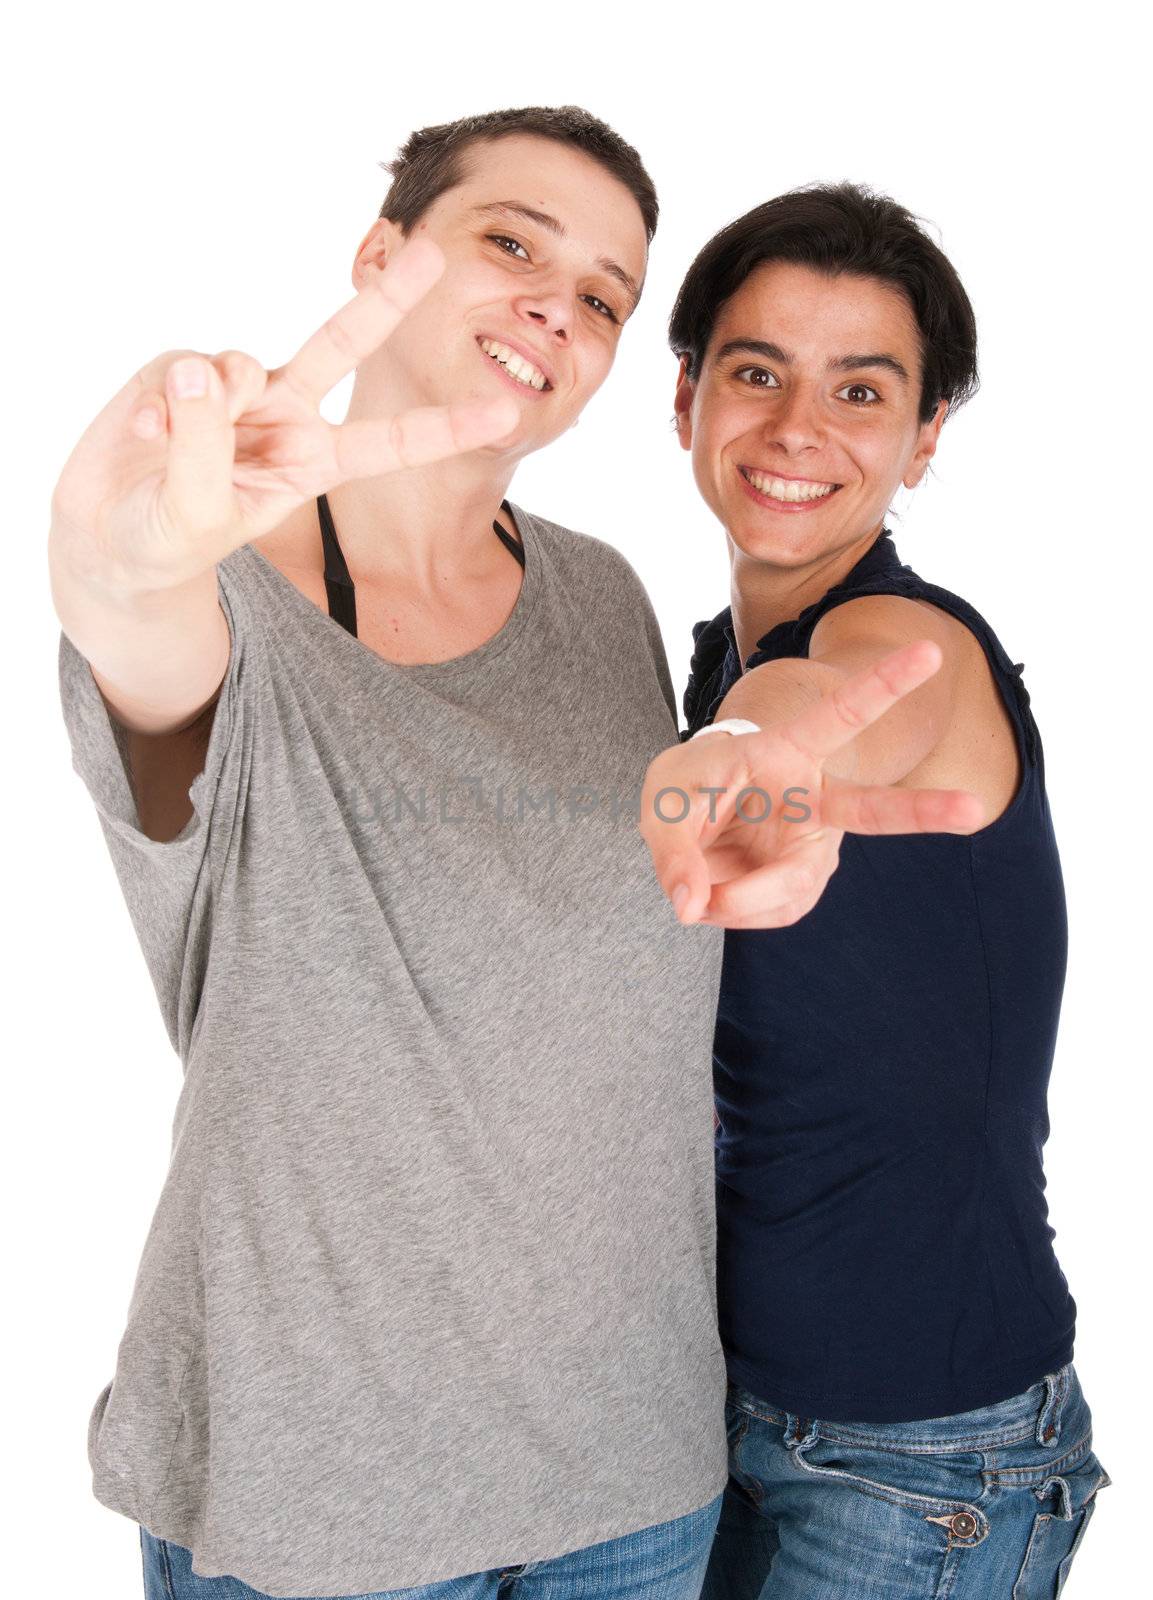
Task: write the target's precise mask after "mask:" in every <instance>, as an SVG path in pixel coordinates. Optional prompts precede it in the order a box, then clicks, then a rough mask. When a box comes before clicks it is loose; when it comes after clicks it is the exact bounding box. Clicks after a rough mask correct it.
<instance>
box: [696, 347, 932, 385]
mask: <svg viewBox="0 0 1153 1600" xmlns="http://www.w3.org/2000/svg"><path fill="white" fill-rule="evenodd" d="M741 352H744V353H746V354H748V355H753V356H763V357H764V358H765V360H766V361H779V362H780V364H781V365H782V366H785V367H791V366H792V365H793V358H792V356H791V355H790V354H789V352H788V351H787V350H782V349H781V347H780V345H779V344H769V343H768V342H767V341H766V340H764V339H730V340H729V341H728V343H727V344H723V345H722V346H721V348H720V349H719V350H718V351H717V353H716V356H715V357H714V359H715V360H716V361H723V360H724V359H725V357H726V356H732V355H737V354H739V353H741ZM862 367H880V368H882V369H883V370H884V371H886V372H891V373H892V374H893V375H894V377H896V378H899V379H900V381H901V382H902V383H904V384H908V383H909V381H910V380H909V374H908V372H907V370H906V369H905V367H904V365H903V363H902V362H900V361H898V360H897V358H896V356H890V355H883V354H881V353H880V352H876V353H874V354H871V355H851V356H838V357H837V359H836V360H835V361H830V362H829V364H828V371H830V372H859V371H860V370H861V368H862Z"/></svg>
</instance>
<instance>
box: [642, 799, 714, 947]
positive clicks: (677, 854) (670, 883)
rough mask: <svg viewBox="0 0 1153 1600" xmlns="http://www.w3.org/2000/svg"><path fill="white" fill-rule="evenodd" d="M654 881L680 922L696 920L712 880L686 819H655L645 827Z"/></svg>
mask: <svg viewBox="0 0 1153 1600" xmlns="http://www.w3.org/2000/svg"><path fill="white" fill-rule="evenodd" d="M645 840H646V843H647V844H648V847H649V850H650V852H651V854H652V858H653V867H654V868H655V870H656V875H657V882H658V883H659V884H660V886H661V888H662V889H663V890H664V892H665V894H666V895H667V896H668V898H669V900H670V901H671V903H672V907H673V910H674V911H675V912H676V914H677V919H678V920H679V921H680V922H684V923H690V922H696V921H697V919H698V918H699V917H700V916H701V915H702V913H703V912H704V909H705V907H706V906H707V905H708V903H709V897H710V896H711V894H712V892H713V886H712V879H711V878H710V877H709V870H708V867H707V865H706V863H705V857H704V852H703V851H702V850H701V847H700V842H699V840H698V839H697V838H696V837H695V836H694V835H693V834H692V833H691V832H690V831H689V825H688V823H687V821H686V822H663V821H662V820H661V819H660V818H659V816H658V819H657V821H656V822H655V823H654V824H653V825H652V826H650V827H648V828H646V829H645Z"/></svg>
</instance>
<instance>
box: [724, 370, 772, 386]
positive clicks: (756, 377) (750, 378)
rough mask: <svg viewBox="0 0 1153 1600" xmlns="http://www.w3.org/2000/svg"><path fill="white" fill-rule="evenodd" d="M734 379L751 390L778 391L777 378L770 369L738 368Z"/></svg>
mask: <svg viewBox="0 0 1153 1600" xmlns="http://www.w3.org/2000/svg"><path fill="white" fill-rule="evenodd" d="M733 377H734V378H736V379H737V381H738V382H739V383H743V384H744V385H745V386H746V387H747V388H749V389H776V388H778V387H779V385H778V383H777V380H776V377H775V376H774V374H773V373H771V372H770V371H769V369H768V367H738V368H737V370H736V371H735V372H734V373H733Z"/></svg>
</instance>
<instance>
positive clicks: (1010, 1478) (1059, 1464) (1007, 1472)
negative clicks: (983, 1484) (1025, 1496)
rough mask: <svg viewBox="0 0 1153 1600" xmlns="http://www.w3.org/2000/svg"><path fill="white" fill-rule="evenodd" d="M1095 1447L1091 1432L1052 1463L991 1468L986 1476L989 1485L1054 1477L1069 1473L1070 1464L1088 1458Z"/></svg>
mask: <svg viewBox="0 0 1153 1600" xmlns="http://www.w3.org/2000/svg"><path fill="white" fill-rule="evenodd" d="M1092 1447H1093V1433H1092V1430H1090V1431H1089V1432H1088V1433H1087V1434H1085V1435H1084V1437H1083V1438H1081V1439H1078V1441H1077V1443H1076V1444H1075V1445H1072V1446H1070V1448H1069V1449H1068V1450H1066V1451H1065V1453H1064V1455H1060V1456H1056V1457H1055V1458H1054V1459H1053V1460H1052V1461H1038V1462H1036V1463H1035V1465H1033V1466H1031V1467H991V1468H990V1469H989V1470H988V1471H987V1472H986V1474H985V1477H986V1479H987V1480H988V1482H989V1483H1014V1482H1017V1481H1018V1480H1020V1479H1022V1478H1039V1479H1040V1478H1046V1477H1052V1475H1053V1474H1054V1473H1056V1472H1065V1471H1068V1469H1069V1467H1070V1464H1072V1463H1075V1462H1078V1461H1079V1458H1080V1457H1082V1456H1087V1455H1088V1454H1089V1452H1090V1450H1091V1449H1092Z"/></svg>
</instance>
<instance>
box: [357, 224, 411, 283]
mask: <svg viewBox="0 0 1153 1600" xmlns="http://www.w3.org/2000/svg"><path fill="white" fill-rule="evenodd" d="M403 243H404V234H403V233H402V232H401V231H400V227H399V225H398V224H397V223H395V222H392V221H390V219H389V218H388V217H378V218H377V219H376V221H375V222H374V223H373V225H372V227H371V228H369V230H368V232H367V233H366V234H365V236H364V238H363V239H362V240H361V241H360V244H359V245H358V246H357V250H356V256H355V258H354V260H353V263H352V286H353V288H354V289H356V290H357V292H358V293H359V291H360V290H361V289H363V288H364V286H365V284H366V283H367V282H368V279H369V277H370V275H371V274H372V273H373V272H378V273H379V272H383V271H384V269H385V267H387V266H388V263H389V262H390V261H391V260H392V258H393V256H394V255H395V254H396V252H397V251H398V250H399V249H400V247H401V245H402V244H403Z"/></svg>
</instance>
